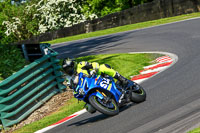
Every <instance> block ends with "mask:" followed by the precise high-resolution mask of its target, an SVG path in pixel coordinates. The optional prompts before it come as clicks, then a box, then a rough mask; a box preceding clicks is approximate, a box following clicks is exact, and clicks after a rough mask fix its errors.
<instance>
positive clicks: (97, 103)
mask: <svg viewBox="0 0 200 133" xmlns="http://www.w3.org/2000/svg"><path fill="white" fill-rule="evenodd" d="M89 102H90V104H91V105H92V106H93V107H94V108H95V109H96V110H98V111H99V112H101V113H103V114H105V115H109V116H113V115H117V114H118V113H119V107H118V105H117V103H116V102H115V100H114V99H113V98H111V99H110V100H109V101H107V102H105V100H104V99H100V98H98V97H97V96H91V97H90V98H89Z"/></svg>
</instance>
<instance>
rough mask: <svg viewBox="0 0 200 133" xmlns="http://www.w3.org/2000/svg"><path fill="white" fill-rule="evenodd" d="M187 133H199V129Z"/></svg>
mask: <svg viewBox="0 0 200 133" xmlns="http://www.w3.org/2000/svg"><path fill="white" fill-rule="evenodd" d="M188 133H200V127H199V128H196V129H194V130H192V131H189V132H188Z"/></svg>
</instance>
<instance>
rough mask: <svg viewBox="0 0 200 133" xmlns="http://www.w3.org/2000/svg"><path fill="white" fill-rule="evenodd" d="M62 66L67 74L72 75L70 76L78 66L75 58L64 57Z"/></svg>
mask: <svg viewBox="0 0 200 133" xmlns="http://www.w3.org/2000/svg"><path fill="white" fill-rule="evenodd" d="M62 68H63V70H64V71H65V73H66V74H67V75H70V76H71V75H73V74H74V72H75V68H76V62H75V60H71V59H64V61H63V64H62Z"/></svg>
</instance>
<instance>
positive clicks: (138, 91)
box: [72, 73, 146, 116]
mask: <svg viewBox="0 0 200 133" xmlns="http://www.w3.org/2000/svg"><path fill="white" fill-rule="evenodd" d="M72 88H73V89H74V97H75V98H77V99H78V100H82V101H84V102H85V103H86V105H85V108H86V110H87V111H88V112H90V113H95V112H96V110H97V111H99V112H101V113H103V114H105V115H109V116H113V115H117V114H118V113H119V108H120V107H122V106H124V105H126V104H127V103H129V102H134V103H140V102H143V101H145V100H146V92H145V90H144V89H143V88H142V87H141V86H140V85H139V84H137V83H135V82H133V81H130V80H129V81H128V85H126V86H123V85H122V84H121V83H120V82H119V81H117V82H115V81H114V79H113V78H112V77H110V76H108V75H96V74H95V75H92V76H89V77H88V76H84V74H83V73H79V75H78V84H77V85H76V86H75V87H72Z"/></svg>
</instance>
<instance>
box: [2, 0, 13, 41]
mask: <svg viewBox="0 0 200 133" xmlns="http://www.w3.org/2000/svg"><path fill="white" fill-rule="evenodd" d="M14 13H16V12H15V10H14V7H13V6H12V5H11V4H10V0H5V1H4V2H0V44H8V43H11V42H13V41H15V39H16V38H15V37H14V36H13V35H11V36H9V37H8V36H6V34H5V32H6V27H5V26H3V25H2V23H3V21H5V20H8V19H9V18H12V16H13V14H14Z"/></svg>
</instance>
